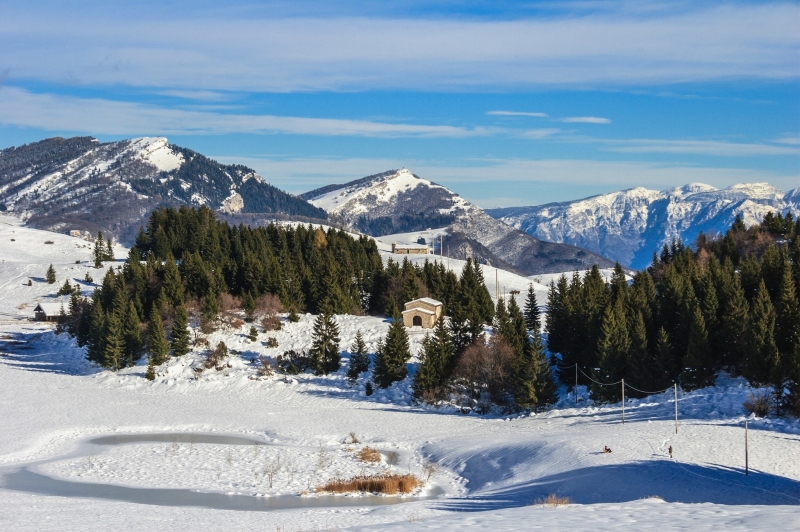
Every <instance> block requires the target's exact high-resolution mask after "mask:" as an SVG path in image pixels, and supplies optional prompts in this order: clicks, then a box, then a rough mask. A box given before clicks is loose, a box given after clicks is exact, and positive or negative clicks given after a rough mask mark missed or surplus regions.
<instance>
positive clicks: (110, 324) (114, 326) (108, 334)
mask: <svg viewBox="0 0 800 532" xmlns="http://www.w3.org/2000/svg"><path fill="white" fill-rule="evenodd" d="M104 344H105V345H104V347H103V366H105V367H107V368H109V369H111V370H112V371H117V370H118V369H120V368H123V367H125V365H126V361H125V337H124V335H123V329H122V322H121V321H120V319H119V315H118V314H117V313H116V312H111V313H109V314H108V320H107V321H106V329H105V341H104Z"/></svg>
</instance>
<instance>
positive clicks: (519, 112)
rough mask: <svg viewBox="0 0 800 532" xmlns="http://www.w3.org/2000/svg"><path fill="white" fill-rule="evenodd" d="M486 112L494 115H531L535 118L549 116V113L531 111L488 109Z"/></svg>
mask: <svg viewBox="0 0 800 532" xmlns="http://www.w3.org/2000/svg"><path fill="white" fill-rule="evenodd" d="M486 114H487V115H492V116H530V117H535V118H546V117H547V113H529V112H526V111H488V112H487V113H486Z"/></svg>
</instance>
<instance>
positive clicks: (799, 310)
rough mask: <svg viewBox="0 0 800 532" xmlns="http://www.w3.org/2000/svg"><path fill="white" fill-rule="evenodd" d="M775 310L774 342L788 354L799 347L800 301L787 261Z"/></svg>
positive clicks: (779, 349)
mask: <svg viewBox="0 0 800 532" xmlns="http://www.w3.org/2000/svg"><path fill="white" fill-rule="evenodd" d="M775 311H776V316H775V318H776V319H775V344H776V345H777V347H778V351H779V352H780V353H781V354H782V355H786V356H790V355H791V353H793V352H794V350H795V349H797V348H800V301H798V293H797V287H796V286H795V283H794V278H793V276H792V268H791V265H790V264H789V262H788V261H786V262H785V263H784V267H783V275H782V278H781V284H780V290H779V293H778V299H777V301H776V302H775Z"/></svg>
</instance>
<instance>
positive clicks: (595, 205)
mask: <svg viewBox="0 0 800 532" xmlns="http://www.w3.org/2000/svg"><path fill="white" fill-rule="evenodd" d="M769 211H773V212H778V211H779V212H782V213H786V212H793V213H794V214H795V215H797V214H798V213H800V188H796V189H793V190H791V191H789V192H787V193H784V192H783V191H781V190H779V189H777V188H775V187H773V186H771V185H769V184H767V183H750V184H739V185H733V186H731V187H728V188H725V189H721V190H720V189H716V188H714V187H712V186H710V185H704V184H700V183H692V184H689V185H685V186H682V187H677V188H671V189H667V190H663V191H660V192H659V191H657V190H648V189H645V188H641V187H637V188H632V189H628V190H622V191H619V192H612V193H611V194H603V195H600V196H593V197H590V198H586V199H582V200H578V201H568V202H563V203H548V204H546V205H538V206H533V207H508V208H502V209H488V210H487V211H486V212H487V213H489V214H490V215H492V216H494V217H495V218H497V219H500V220H502V221H504V222H506V223H508V224H509V225H511V226H513V227H516V228H518V229H520V230H522V231H525V232H526V233H528V234H530V235H533V236H536V237H538V238H542V239H545V240H550V241H553V242H564V243H567V244H572V245H575V246H580V247H583V248H586V249H590V250H592V251H594V252H596V253H600V254H602V255H605V256H607V257H610V258H612V259H615V260H618V261H619V262H621V263H623V264H627V265H630V266H631V267H633V268H642V267H644V266H646V265H647V264H649V263H650V260H651V259H652V254H653V251H655V250H657V249H659V248H660V247H661V246H662V245H663V244H664V243H665V242H670V241H671V240H672V239H673V238H681V239H683V241H684V242H687V243H691V242H692V241H693V240H694V239H695V238H696V237H697V235H698V234H699V233H700V231H703V232H705V233H706V234H709V233H711V234H713V233H724V232H725V230H726V229H727V228H728V227H729V226H730V225H731V223H732V222H733V220H734V219H735V218H736V215H737V214H738V215H740V216H741V217H742V219H743V220H744V222H745V224H747V225H751V224H754V223H758V222H760V221H761V219H762V218H763V217H764V215H765V214H767V212H769Z"/></svg>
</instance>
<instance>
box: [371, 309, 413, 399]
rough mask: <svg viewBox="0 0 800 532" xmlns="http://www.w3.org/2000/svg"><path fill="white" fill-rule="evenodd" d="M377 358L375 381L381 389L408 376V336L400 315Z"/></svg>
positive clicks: (395, 316)
mask: <svg viewBox="0 0 800 532" xmlns="http://www.w3.org/2000/svg"><path fill="white" fill-rule="evenodd" d="M379 347H380V349H379V350H378V352H377V353H376V357H375V369H374V370H373V372H372V373H373V379H374V380H375V384H377V385H378V386H380V387H381V388H388V387H389V386H391V385H392V383H393V382H396V381H401V380H403V379H405V378H406V376H407V375H408V368H406V362H408V360H409V359H410V358H411V353H410V351H409V347H408V334H407V333H406V328H405V326H404V325H403V320H402V318H400V315H399V314H395V315H394V316H393V318H392V324H391V325H390V326H389V332H388V333H387V334H386V340H385V342H383V344H382V345H381V346H379Z"/></svg>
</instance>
